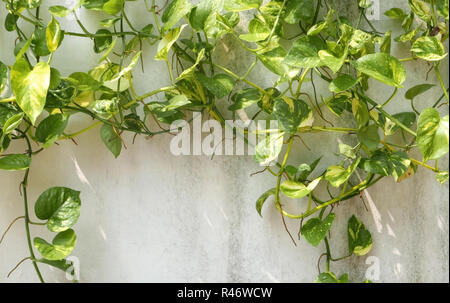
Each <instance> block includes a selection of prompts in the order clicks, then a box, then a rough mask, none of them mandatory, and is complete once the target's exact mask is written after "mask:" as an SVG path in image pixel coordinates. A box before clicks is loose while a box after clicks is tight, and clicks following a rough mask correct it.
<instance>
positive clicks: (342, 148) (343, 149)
mask: <svg viewBox="0 0 450 303" xmlns="http://www.w3.org/2000/svg"><path fill="white" fill-rule="evenodd" d="M339 153H340V154H343V155H344V156H346V157H348V158H350V159H356V153H355V149H354V148H353V147H351V146H350V145H347V144H343V143H339Z"/></svg>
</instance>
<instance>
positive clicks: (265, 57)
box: [257, 46, 298, 78]
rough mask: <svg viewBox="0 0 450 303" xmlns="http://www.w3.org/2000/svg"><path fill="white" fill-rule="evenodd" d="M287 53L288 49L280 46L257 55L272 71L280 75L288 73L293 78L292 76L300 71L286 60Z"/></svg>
mask: <svg viewBox="0 0 450 303" xmlns="http://www.w3.org/2000/svg"><path fill="white" fill-rule="evenodd" d="M286 54H287V52H286V50H285V49H284V48H283V47H282V46H278V47H275V48H274V49H271V50H269V51H263V52H258V53H257V57H258V59H259V60H260V61H261V63H262V64H264V66H265V67H266V68H267V69H268V70H270V71H271V72H273V73H275V74H277V75H280V76H285V75H286V76H288V77H289V78H291V77H292V76H295V75H296V74H297V73H298V71H297V70H292V68H290V67H289V66H288V65H287V64H286V62H284V59H285V57H286Z"/></svg>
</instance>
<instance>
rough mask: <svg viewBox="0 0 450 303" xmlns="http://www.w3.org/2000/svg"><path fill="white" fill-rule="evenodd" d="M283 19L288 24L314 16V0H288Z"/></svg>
mask: <svg viewBox="0 0 450 303" xmlns="http://www.w3.org/2000/svg"><path fill="white" fill-rule="evenodd" d="M283 16H284V18H283V19H284V21H285V22H286V23H289V24H297V23H298V22H299V21H300V20H302V21H306V20H310V19H312V17H313V16H314V0H288V1H287V3H286V11H285V12H284V15H283Z"/></svg>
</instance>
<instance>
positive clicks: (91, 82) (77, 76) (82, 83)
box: [69, 72, 117, 91]
mask: <svg viewBox="0 0 450 303" xmlns="http://www.w3.org/2000/svg"><path fill="white" fill-rule="evenodd" d="M103 76H104V77H106V76H107V75H105V74H104V75H103ZM69 79H70V80H71V81H72V83H74V84H76V87H77V89H78V90H82V91H95V90H97V89H99V88H100V86H101V83H100V82H98V81H97V80H95V79H94V78H93V77H92V76H91V75H89V74H86V73H83V72H75V73H73V74H71V75H70V76H69ZM105 82H107V81H105ZM114 89H117V86H116V87H114Z"/></svg>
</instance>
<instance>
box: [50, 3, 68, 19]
mask: <svg viewBox="0 0 450 303" xmlns="http://www.w3.org/2000/svg"><path fill="white" fill-rule="evenodd" d="M48 11H49V12H50V14H52V15H53V16H55V17H61V18H64V17H66V16H67V15H68V14H70V13H71V12H72V10H70V9H68V8H67V7H64V6H62V5H54V6H50V7H49V8H48Z"/></svg>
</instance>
